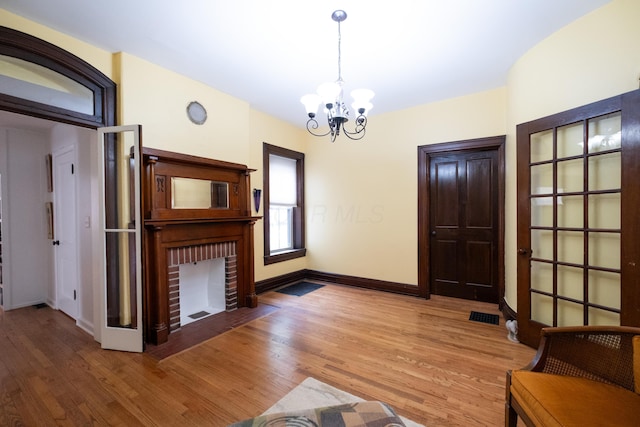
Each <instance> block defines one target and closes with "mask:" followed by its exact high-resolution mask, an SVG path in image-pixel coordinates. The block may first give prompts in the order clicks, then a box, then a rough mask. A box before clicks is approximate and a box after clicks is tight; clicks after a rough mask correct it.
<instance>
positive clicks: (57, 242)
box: [51, 240, 60, 246]
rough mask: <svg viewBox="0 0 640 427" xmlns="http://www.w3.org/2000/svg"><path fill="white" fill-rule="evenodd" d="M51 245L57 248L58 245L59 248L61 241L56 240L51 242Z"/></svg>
mask: <svg viewBox="0 0 640 427" xmlns="http://www.w3.org/2000/svg"><path fill="white" fill-rule="evenodd" d="M51 243H52V244H53V246H56V245H58V246H59V245H60V240H54V241H53V242H51Z"/></svg>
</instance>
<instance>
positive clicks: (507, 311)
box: [500, 297, 518, 321]
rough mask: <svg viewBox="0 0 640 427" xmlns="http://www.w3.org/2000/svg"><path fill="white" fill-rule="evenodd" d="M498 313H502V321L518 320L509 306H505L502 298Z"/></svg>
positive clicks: (505, 302) (505, 301)
mask: <svg viewBox="0 0 640 427" xmlns="http://www.w3.org/2000/svg"><path fill="white" fill-rule="evenodd" d="M500 311H502V316H503V317H504V320H505V321H506V320H516V319H517V318H518V313H517V312H516V311H515V310H514V309H512V308H511V307H509V304H507V300H505V299H504V297H502V300H500Z"/></svg>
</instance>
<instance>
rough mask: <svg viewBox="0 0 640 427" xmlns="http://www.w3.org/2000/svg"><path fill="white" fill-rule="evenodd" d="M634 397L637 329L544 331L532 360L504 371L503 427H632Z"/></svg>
mask: <svg viewBox="0 0 640 427" xmlns="http://www.w3.org/2000/svg"><path fill="white" fill-rule="evenodd" d="M638 393H640V328H632V327H615V326H610V327H602V326H579V327H558V328H544V329H542V339H541V341H540V345H539V347H538V352H537V353H536V355H535V357H534V359H533V361H532V362H531V363H530V364H529V365H527V366H526V367H525V368H523V369H519V370H513V371H508V372H507V382H506V402H505V426H508V427H515V426H516V424H517V422H518V417H520V418H521V419H522V420H523V421H524V423H525V424H526V425H527V426H565V425H575V426H578V425H582V426H586V425H615V426H626V425H635V426H637V425H640V424H639V423H640V394H638Z"/></svg>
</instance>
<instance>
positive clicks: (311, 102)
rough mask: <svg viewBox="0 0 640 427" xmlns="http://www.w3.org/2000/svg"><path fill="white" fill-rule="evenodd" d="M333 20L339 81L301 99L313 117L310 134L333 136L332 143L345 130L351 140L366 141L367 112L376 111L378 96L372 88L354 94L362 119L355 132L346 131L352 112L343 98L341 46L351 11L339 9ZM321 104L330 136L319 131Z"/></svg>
mask: <svg viewBox="0 0 640 427" xmlns="http://www.w3.org/2000/svg"><path fill="white" fill-rule="evenodd" d="M331 19H333V20H334V21H335V22H337V23H338V80H336V81H335V82H329V83H323V84H321V85H320V86H319V87H318V90H317V93H314V94H309V95H305V96H303V97H302V98H300V102H302V103H303V104H304V106H305V108H306V110H307V114H308V115H309V120H307V130H308V131H309V133H310V134H312V135H314V136H327V135H329V134H331V142H334V141H335V140H336V137H337V136H338V135H340V131H342V133H344V134H345V135H346V136H347V137H348V138H350V139H353V140H358V139H362V137H363V136H364V134H365V130H366V127H367V113H368V112H369V111H370V110H371V108H373V104H371V99H372V98H373V96H374V93H373V91H372V90H369V89H356V90H353V91H352V92H351V97H352V98H353V103H352V104H351V106H352V107H353V110H354V111H355V112H357V114H358V116H357V117H356V118H355V127H354V129H353V130H352V131H348V130H347V129H346V128H345V123H346V122H348V121H349V109H348V108H347V106H346V105H345V103H344V101H343V99H342V94H343V91H342V86H343V85H344V80H342V69H341V66H342V64H341V60H342V58H341V50H340V44H341V42H342V35H341V33H340V23H341V22H342V21H344V20H345V19H347V12H345V11H344V10H336V11H334V12H333V13H332V14H331ZM321 103H322V104H324V106H325V109H324V112H325V114H326V115H327V123H328V124H329V131H328V132H326V133H316V132H315V130H316V129H318V126H319V125H318V121H317V120H316V112H317V111H318V107H319V106H320V104H321Z"/></svg>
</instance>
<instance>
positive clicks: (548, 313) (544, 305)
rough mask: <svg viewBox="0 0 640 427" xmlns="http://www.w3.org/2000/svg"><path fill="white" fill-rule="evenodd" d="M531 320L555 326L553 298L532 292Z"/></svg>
mask: <svg viewBox="0 0 640 427" xmlns="http://www.w3.org/2000/svg"><path fill="white" fill-rule="evenodd" d="M531 320H535V321H536V322H540V323H542V324H543V325H547V326H553V298H551V297H549V296H546V295H540V294H536V293H534V292H531Z"/></svg>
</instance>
